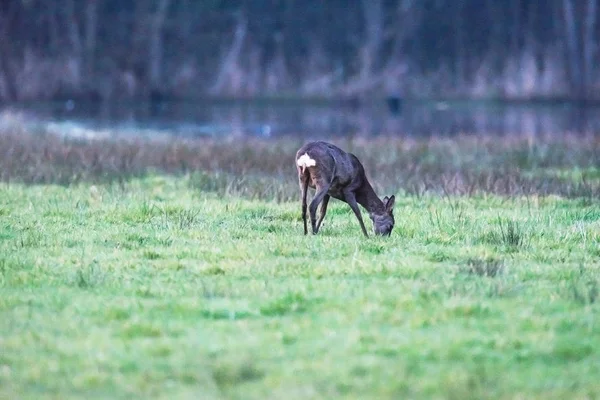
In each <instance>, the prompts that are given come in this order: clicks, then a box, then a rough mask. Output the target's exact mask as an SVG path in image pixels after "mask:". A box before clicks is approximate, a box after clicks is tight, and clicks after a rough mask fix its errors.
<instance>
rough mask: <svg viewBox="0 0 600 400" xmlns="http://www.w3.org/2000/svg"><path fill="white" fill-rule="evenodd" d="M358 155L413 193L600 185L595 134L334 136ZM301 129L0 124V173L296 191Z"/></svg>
mask: <svg viewBox="0 0 600 400" xmlns="http://www.w3.org/2000/svg"><path fill="white" fill-rule="evenodd" d="M336 143H337V144H338V145H340V146H341V147H342V148H344V149H347V150H348V151H351V152H353V153H355V154H356V155H357V156H358V157H359V158H360V159H361V160H362V161H363V163H364V165H365V167H366V170H367V173H368V174H369V175H370V176H371V180H372V181H373V183H374V185H375V187H376V190H377V191H378V192H386V193H387V192H404V193H406V194H414V195H417V196H421V195H424V194H429V193H434V194H438V195H442V196H444V195H445V196H449V195H468V196H471V195H479V194H482V193H493V194H498V195H511V196H514V195H524V196H529V195H549V194H555V195H559V196H564V197H571V198H572V197H585V198H597V197H598V196H599V195H600V138H598V137H594V136H565V137H561V138H541V139H538V140H535V141H533V140H531V139H524V138H518V137H511V138H507V137H504V138H493V137H486V138H477V137H468V136H463V137H458V138H453V139H422V140H418V139H406V138H402V137H383V138H377V139H373V138H368V139H367V138H360V137H355V138H344V139H340V140H336ZM301 144H302V140H301V139H293V138H292V139H290V138H284V139H269V140H261V139H248V138H241V139H240V138H236V139H222V140H218V139H204V138H202V139H194V140H182V139H176V140H173V141H172V142H166V141H164V140H162V141H152V140H142V139H140V140H108V139H107V140H97V141H84V140H75V139H65V138H59V137H56V136H54V135H50V134H33V133H27V132H4V133H0V180H2V181H4V182H11V181H17V182H24V183H28V184H41V183H56V184H61V185H69V184H72V183H78V182H81V181H92V182H111V181H123V180H126V179H128V178H131V177H140V176H144V175H147V174H149V173H153V172H160V173H167V174H188V173H192V174H195V176H196V179H193V180H192V182H193V185H194V186H196V187H197V188H199V189H203V190H210V191H216V192H219V193H230V194H241V195H244V196H247V197H256V198H262V199H269V198H271V199H275V200H289V199H292V198H296V197H297V190H298V189H297V184H296V177H295V169H294V164H293V159H294V154H295V151H296V149H297V148H298V147H299V146H300V145H301Z"/></svg>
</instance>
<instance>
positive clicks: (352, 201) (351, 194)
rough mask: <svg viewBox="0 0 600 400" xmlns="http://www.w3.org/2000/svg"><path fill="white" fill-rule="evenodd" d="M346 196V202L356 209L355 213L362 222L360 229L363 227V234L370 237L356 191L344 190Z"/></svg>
mask: <svg viewBox="0 0 600 400" xmlns="http://www.w3.org/2000/svg"><path fill="white" fill-rule="evenodd" d="M344 197H345V200H346V203H348V205H349V206H350V208H351V209H352V211H354V215H356V218H357V219H358V222H359V223H360V229H362V231H363V234H364V235H365V236H366V237H369V235H368V234H367V229H366V228H365V224H364V222H363V220H362V215H361V214H360V208H358V203H357V202H356V196H354V192H352V191H350V190H348V191H344Z"/></svg>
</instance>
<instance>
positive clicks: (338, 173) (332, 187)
mask: <svg viewBox="0 0 600 400" xmlns="http://www.w3.org/2000/svg"><path fill="white" fill-rule="evenodd" d="M296 168H297V169H298V178H299V180H300V189H301V191H302V221H303V222H304V234H305V235H306V234H308V229H307V226H306V210H307V203H306V197H307V192H308V187H309V186H310V187H311V188H313V189H316V192H315V196H314V197H313V199H312V201H311V202H310V207H309V212H310V223H311V225H312V232H313V234H315V235H316V234H317V233H318V232H319V228H320V227H321V223H322V222H323V218H325V214H326V213H327V204H328V203H329V198H330V197H334V198H336V199H338V200H342V201H344V202H346V203H348V205H349V206H350V208H351V209H352V211H354V215H356V218H357V219H358V222H359V223H360V227H361V229H362V231H363V233H364V235H365V236H369V235H368V234H367V230H366V229H365V224H364V223H363V220H362V216H361V214H360V209H359V208H358V204H360V205H362V206H363V207H364V208H365V209H367V211H368V212H369V216H370V217H371V220H373V228H374V230H375V234H377V235H384V236H389V235H390V234H391V233H392V229H393V228H394V214H393V208H394V201H395V197H394V196H391V197H390V198H388V197H387V196H386V197H384V198H383V201H382V200H380V199H379V197H377V195H376V194H375V191H374V190H373V188H372V187H371V184H370V183H369V181H368V180H367V177H366V175H365V170H364V168H363V166H362V164H361V163H360V161H359V160H358V158H356V156H355V155H354V154H350V153H346V152H345V151H343V150H342V149H340V148H338V147H336V146H334V145H332V144H331V143H327V142H310V143H307V144H305V145H304V146H302V147H301V148H300V150H298V152H297V153H296ZM357 203H358V204H357ZM319 204H321V213H320V215H319V220H318V221H317V220H316V213H317V207H318V205H319Z"/></svg>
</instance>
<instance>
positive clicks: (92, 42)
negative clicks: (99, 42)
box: [84, 0, 98, 82]
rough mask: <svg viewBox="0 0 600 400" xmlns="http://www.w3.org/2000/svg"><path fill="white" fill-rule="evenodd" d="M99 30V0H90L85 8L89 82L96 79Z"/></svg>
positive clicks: (86, 67) (86, 65) (86, 76)
mask: <svg viewBox="0 0 600 400" xmlns="http://www.w3.org/2000/svg"><path fill="white" fill-rule="evenodd" d="M97 31H98V0H88V1H87V4H86V8H85V35H84V49H85V55H84V60H85V61H84V62H85V64H84V65H85V66H84V71H85V79H86V80H87V81H88V82H93V81H94V72H95V71H94V63H95V60H96V57H95V55H96V37H97Z"/></svg>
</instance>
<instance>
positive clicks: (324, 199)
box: [317, 194, 331, 232]
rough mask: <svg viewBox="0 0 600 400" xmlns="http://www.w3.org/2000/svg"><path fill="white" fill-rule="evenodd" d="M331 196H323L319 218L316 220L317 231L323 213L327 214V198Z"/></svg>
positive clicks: (323, 215)
mask: <svg viewBox="0 0 600 400" xmlns="http://www.w3.org/2000/svg"><path fill="white" fill-rule="evenodd" d="M330 197H331V196H329V195H328V194H326V195H325V196H324V197H323V202H322V203H321V212H320V213H319V220H318V221H317V232H319V229H321V223H322V222H323V218H325V214H327V205H328V204H329V199H330Z"/></svg>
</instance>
